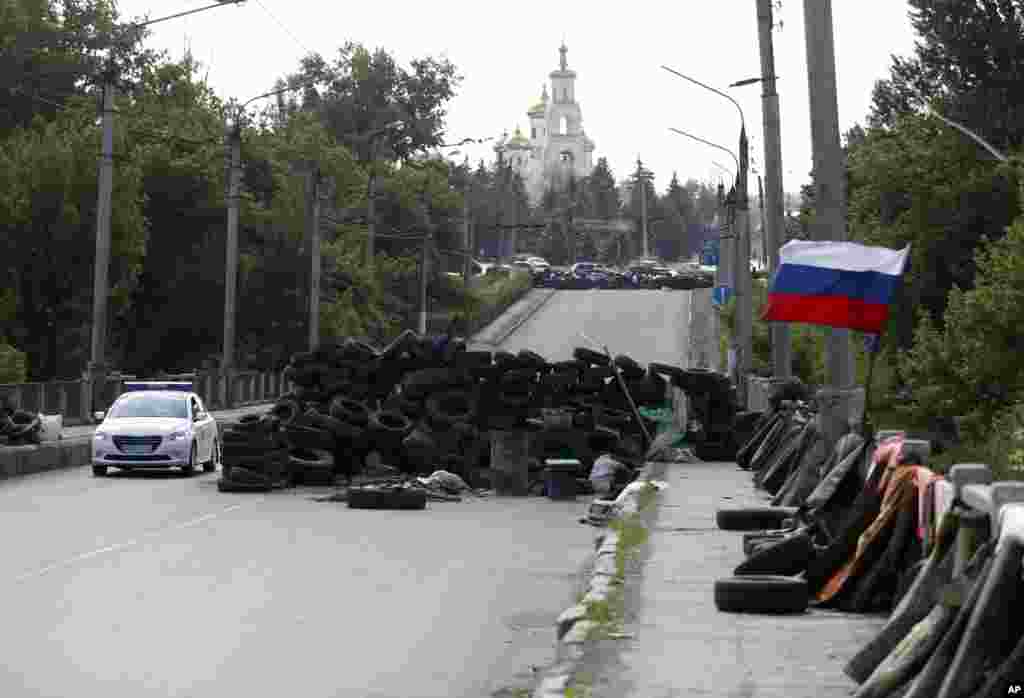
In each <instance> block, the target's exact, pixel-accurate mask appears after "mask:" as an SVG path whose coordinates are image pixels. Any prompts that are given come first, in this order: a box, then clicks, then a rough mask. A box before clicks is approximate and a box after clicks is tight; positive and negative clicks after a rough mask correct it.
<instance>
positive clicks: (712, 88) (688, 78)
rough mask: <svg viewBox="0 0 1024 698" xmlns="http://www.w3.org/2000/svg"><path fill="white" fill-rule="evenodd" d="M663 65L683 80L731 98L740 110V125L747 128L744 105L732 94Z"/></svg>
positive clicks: (728, 98) (663, 67)
mask: <svg viewBox="0 0 1024 698" xmlns="http://www.w3.org/2000/svg"><path fill="white" fill-rule="evenodd" d="M661 67H662V69H664V70H667V71H668V72H670V73H672V74H673V75H676V76H678V77H681V78H682V79H683V80H689V81H690V82H692V83H693V84H694V85H698V86H700V87H703V88H704V89H705V90H710V91H711V92H714V93H715V94H716V95H719V96H721V97H725V98H726V99H727V100H729V101H730V102H732V105H733V106H734V107H736V111H738V112H739V113H740V126H741V127H742V128H743V130H746V128H747V120H746V118H745V117H744V116H743V107H741V106H740V103H739V102H737V101H736V100H735V99H733V97H732V95H730V94H727V93H725V92H722V91H721V90H716V89H715V88H714V87H712V86H711V85H705V84H704V83H703V82H701V81H700V80H694V79H693V78H691V77H690V76H689V75H683V74H682V73H680V72H679V71H678V70H672V69H671V68H669V67H668V66H667V65H663V66H661Z"/></svg>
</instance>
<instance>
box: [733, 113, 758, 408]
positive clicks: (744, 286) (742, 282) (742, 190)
mask: <svg viewBox="0 0 1024 698" xmlns="http://www.w3.org/2000/svg"><path fill="white" fill-rule="evenodd" d="M749 161H750V147H749V144H748V142H747V130H746V128H745V127H740V171H739V173H738V174H737V177H736V179H737V182H736V184H737V189H738V191H737V192H736V196H737V199H738V201H737V207H736V214H737V215H736V234H737V235H738V236H739V237H738V238H737V239H736V243H737V244H736V248H735V249H736V267H735V269H734V270H733V271H734V274H735V276H736V343H737V345H738V346H737V353H736V372H737V378H736V387H737V393H738V395H737V397H738V398H739V403H740V404H741V405H744V406H745V405H746V404H747V378H748V376H749V375H750V372H751V370H752V369H753V356H752V355H753V324H754V317H753V315H754V310H753V306H752V302H751V300H752V299H751V290H752V286H753V283H752V279H751V277H750V196H749V195H748V191H749V187H748V186H747V182H748V179H747V170H748V165H749Z"/></svg>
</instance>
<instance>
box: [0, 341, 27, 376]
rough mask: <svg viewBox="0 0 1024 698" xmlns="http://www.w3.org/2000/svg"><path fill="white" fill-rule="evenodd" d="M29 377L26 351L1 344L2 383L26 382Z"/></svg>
mask: <svg viewBox="0 0 1024 698" xmlns="http://www.w3.org/2000/svg"><path fill="white" fill-rule="evenodd" d="M27 377H28V360H27V358H26V356H25V352H23V351H18V350H17V349H15V348H14V347H12V346H11V345H10V344H0V383H24V382H25V380H26V379H27Z"/></svg>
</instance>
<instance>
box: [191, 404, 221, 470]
mask: <svg viewBox="0 0 1024 698" xmlns="http://www.w3.org/2000/svg"><path fill="white" fill-rule="evenodd" d="M196 402H197V403H198V404H199V409H200V410H201V411H202V414H203V418H202V420H201V424H202V426H203V433H204V434H205V435H206V460H209V459H210V458H212V457H213V444H214V442H216V440H217V420H216V419H215V418H214V416H213V415H212V414H210V413H209V412H208V411H207V410H206V405H204V404H203V399H202V398H201V397H199V396H198V395H197V396H196Z"/></svg>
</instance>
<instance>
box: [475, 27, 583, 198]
mask: <svg viewBox="0 0 1024 698" xmlns="http://www.w3.org/2000/svg"><path fill="white" fill-rule="evenodd" d="M558 51H559V54H560V58H559V62H558V69H557V70H554V71H552V72H551V73H550V75H549V77H550V79H551V93H550V95H549V94H548V86H547V85H544V87H543V89H542V93H541V97H540V99H539V100H538V101H536V102H535V103H534V104H532V105H531V106H530V108H529V110H527V112H526V115H527V117H528V118H529V124H530V125H529V131H527V132H525V133H524V132H522V131H520V130H519V128H518V127H517V128H516V131H515V134H514V135H513V136H512V137H511V138H509V137H508V136H507V135H506V136H505V138H503V139H501V140H500V141H499V142H498V143H497V144H496V145H495V147H494V149H495V153H496V155H497V156H498V161H499V162H504V163H505V164H506V165H508V166H510V167H511V168H512V169H513V170H514V171H516V172H517V173H519V174H520V175H521V176H522V178H523V181H524V183H525V184H526V190H527V193H528V194H529V196H530V200H531V201H532V202H533V203H534V204H536V203H538V202H539V201H540V200H541V198H542V197H543V195H544V192H545V191H547V190H548V189H549V188H550V187H552V186H553V187H555V188H556V189H562V188H563V187H564V186H565V185H566V184H567V182H568V179H569V177H573V178H575V179H577V180H578V179H582V178H583V177H587V176H589V175H590V173H591V171H592V170H593V169H594V163H593V153H594V142H593V141H592V140H590V138H588V137H587V134H586V132H584V130H583V113H582V111H581V110H580V105H579V103H578V102H577V101H576V72H575V71H573V70H570V69H569V61H568V56H567V54H568V52H569V49H568V48H566V46H565V43H564V42H563V43H562V45H561V47H560V48H559V49H558Z"/></svg>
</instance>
